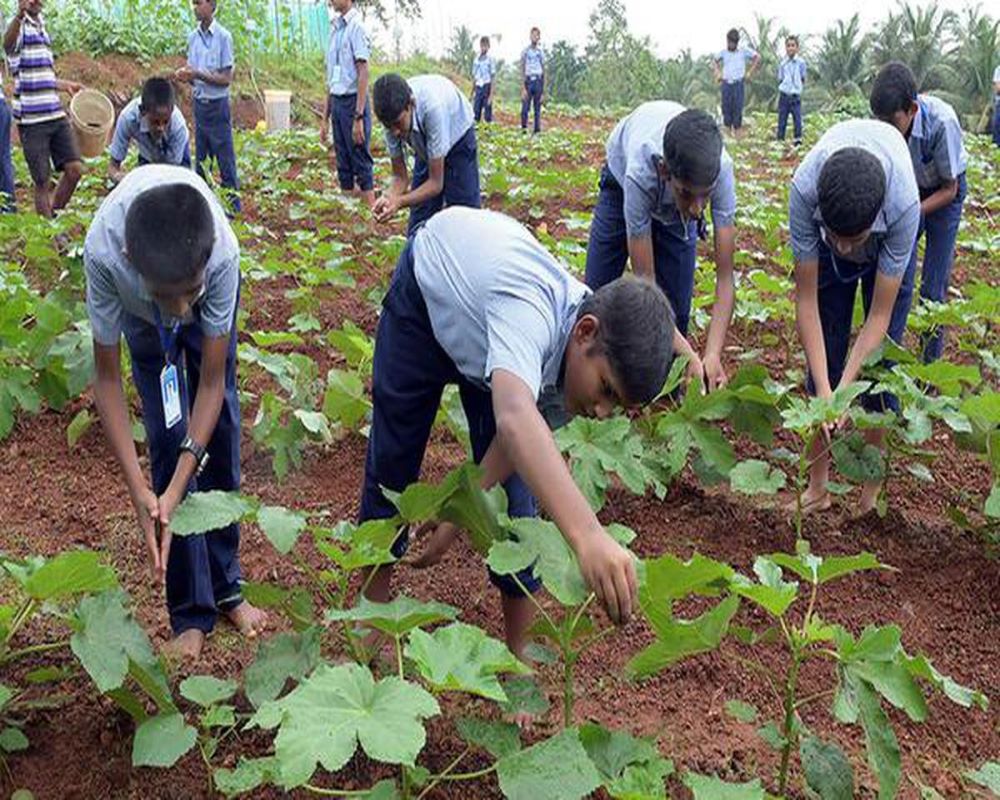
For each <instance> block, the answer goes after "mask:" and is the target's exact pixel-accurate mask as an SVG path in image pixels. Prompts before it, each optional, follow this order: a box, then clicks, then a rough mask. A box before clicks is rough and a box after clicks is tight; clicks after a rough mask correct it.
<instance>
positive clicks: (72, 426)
mask: <svg viewBox="0 0 1000 800" xmlns="http://www.w3.org/2000/svg"><path fill="white" fill-rule="evenodd" d="M93 424H94V416H93V415H92V414H91V413H90V409H89V408H85V409H83V410H82V411H79V412H77V415H76V416H75V417H73V420H72V422H70V423H69V425H68V426H67V427H66V444H67V445H68V446H69V448H70V449H71V450H72V449H73V448H74V447H76V444H77V442H79V441H80V439H82V438H83V436H84V434H86V433H87V431H88V430H90V426H91V425H93Z"/></svg>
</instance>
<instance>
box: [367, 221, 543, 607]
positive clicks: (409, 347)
mask: <svg viewBox="0 0 1000 800" xmlns="http://www.w3.org/2000/svg"><path fill="white" fill-rule="evenodd" d="M452 383H453V384H457V385H458V390H459V395H460V396H461V399H462V408H463V409H465V416H466V418H467V419H468V422H469V438H470V439H471V442H472V456H473V459H474V460H475V461H476V463H477V464H478V463H479V462H480V461H481V460H482V459H483V456H485V455H486V451H487V449H488V448H489V446H490V443H491V442H492V441H493V438H494V437H495V436H496V419H495V418H494V416H493V397H492V394H491V393H490V392H489V390H487V389H484V388H482V387H481V386H477V385H475V384H473V383H472V382H471V381H469V380H468V379H467V378H465V377H464V376H463V375H462V374H461V373H460V372H459V371H458V367H456V366H455V362H454V361H452V360H451V358H450V357H449V356H448V354H447V353H446V352H445V351H444V349H443V348H442V347H441V345H440V344H438V341H437V339H435V338H434V331H433V329H432V328H431V321H430V317H429V316H428V313H427V305H426V303H425V302H424V298H423V295H422V294H421V292H420V286H419V285H418V284H417V280H416V277H415V276H414V274H413V240H412V239H410V240H409V241H408V242H407V243H406V246H405V247H404V248H403V252H402V254H401V255H400V257H399V261H398V263H397V264H396V270H395V272H394V273H393V276H392V283H391V284H390V286H389V291H388V293H387V294H386V296H385V299H384V300H383V301H382V316H381V317H380V318H379V323H378V331H377V332H376V334H375V357H374V361H373V364H372V406H373V408H372V424H371V429H370V431H369V433H368V453H367V456H366V458H365V481H364V486H363V488H362V493H361V513H360V519H361V521H362V522H364V521H366V520H370V519H387V518H389V517H392V516H395V514H396V507H395V506H393V505H392V503H390V502H389V501H388V500H387V499H386V497H385V495H383V494H382V489H381V487H382V486H385V487H387V488H389V489H391V490H393V491H397V492H399V491H402V490H403V489H405V488H406V487H407V486H409V485H410V484H411V483H413V482H414V481H416V480H418V479H419V477H420V465H421V462H422V461H423V459H424V451H425V450H426V448H427V439H428V437H429V436H430V433H431V427H432V426H433V424H434V418H435V416H436V415H437V411H438V407H439V406H440V405H441V393H442V391H443V390H444V387H445V386H447V385H448V384H452ZM504 489H505V490H506V491H507V500H508V514H509V515H510V516H511V517H533V516H535V514H536V504H535V498H534V497H533V496H532V494H531V491H530V490H529V489H528V486H527V484H526V483H525V482H524V481H523V480H521V478H520V477H518V476H517V475H514V476H512V477H511V478H509V479H508V480H507V482H506V483H504ZM408 544H409V542H408V541H407V538H406V534H405V533H404V534H403V535H402V536H401V538H400V539H399V540H398V541H397V542H396V546H395V547H394V548H393V553H394V555H396V557H397V558H399V557H401V556H402V555H403V553H405V552H406V548H407V546H408ZM518 577H519V579H520V580H521V582H522V583H523V584H524V586H525V588H527V589H528V590H529V591H532V592H534V591H536V590H537V589H538V588H539V586H540V585H541V584H540V583H539V581H538V580H537V579H535V578H534V577H533V575H532V574H531V570H530V569H528V570H525V571H524V572H522V573H519V574H518ZM490 579H491V580H492V582H493V583H494V585H496V586H497V587H498V588H499V589H500V590H501V591H502V592H503V593H504V594H507V595H511V596H519V595H521V594H522V592H521V590H520V587H519V586H518V585H517V583H516V581H514V580H513V578H512V577H511V576H509V575H494V574H492V573H491V574H490Z"/></svg>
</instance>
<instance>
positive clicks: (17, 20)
mask: <svg viewBox="0 0 1000 800" xmlns="http://www.w3.org/2000/svg"><path fill="white" fill-rule="evenodd" d="M27 13H28V12H27V10H26V7H25V3H23V2H22V3H20V5H19V7H18V10H17V13H16V14H15V15H14V16H13V17H11V20H10V24H9V25H8V26H7V30H6V31H4V35H3V49H4V52H5V53H6V54H7V55H9V56H12V55H16V53H17V42H18V40H19V39H20V38H21V21H22V20H23V19H24V15H25V14H27Z"/></svg>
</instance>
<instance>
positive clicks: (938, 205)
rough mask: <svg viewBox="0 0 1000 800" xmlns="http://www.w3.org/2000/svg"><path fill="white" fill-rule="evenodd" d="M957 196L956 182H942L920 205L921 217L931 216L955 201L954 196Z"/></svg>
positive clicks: (953, 180) (954, 180)
mask: <svg viewBox="0 0 1000 800" xmlns="http://www.w3.org/2000/svg"><path fill="white" fill-rule="evenodd" d="M957 194H958V181H957V180H956V179H954V178H953V179H952V180H950V181H943V182H942V183H941V188H940V189H938V190H937V191H936V192H934V194H932V195H929V196H928V197H927V199H926V200H923V201H922V202H921V203H920V213H921V214H922V215H923V216H925V217H926V216H927V215H928V214H933V213H934V212H935V211H938V210H940V209H942V208H944V207H945V206H946V205H948V203H950V202H951V201H952V200H954V199H955V195H957Z"/></svg>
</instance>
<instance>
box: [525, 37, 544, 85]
mask: <svg viewBox="0 0 1000 800" xmlns="http://www.w3.org/2000/svg"><path fill="white" fill-rule="evenodd" d="M521 63H522V64H523V65H524V77H526V78H540V77H541V76H543V75H544V74H545V50H544V49H543V48H542V46H541V45H538V47H534V46H532V45H530V44H529V45H528V46H527V47H525V48H524V51H523V52H522V53H521Z"/></svg>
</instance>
